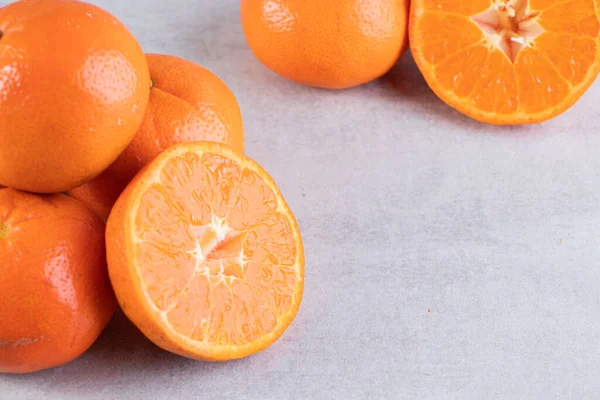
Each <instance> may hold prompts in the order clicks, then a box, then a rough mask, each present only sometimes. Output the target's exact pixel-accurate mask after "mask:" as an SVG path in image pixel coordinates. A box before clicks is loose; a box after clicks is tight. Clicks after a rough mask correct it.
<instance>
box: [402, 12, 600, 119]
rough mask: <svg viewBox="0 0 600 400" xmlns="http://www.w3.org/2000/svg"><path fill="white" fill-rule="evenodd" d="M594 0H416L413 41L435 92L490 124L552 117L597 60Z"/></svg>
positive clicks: (593, 72)
mask: <svg viewBox="0 0 600 400" xmlns="http://www.w3.org/2000/svg"><path fill="white" fill-rule="evenodd" d="M599 15H600V5H599V4H598V2H597V1H594V0H565V1H555V0H476V1H458V0H413V1H412V8H411V16H410V44H411V50H412V53H413V56H414V58H415V61H416V62H417V64H418V66H419V68H420V70H421V72H422V73H423V76H424V77H425V79H426V81H427V83H428V84H429V86H430V87H431V88H432V89H433V91H434V92H435V93H436V94H437V95H438V96H439V97H440V98H441V99H442V100H443V101H445V102H446V103H447V104H449V105H450V106H452V107H454V108H455V109H457V110H459V111H460V112H462V113H464V114H466V115H468V116H470V117H472V118H474V119H477V120H480V121H483V122H487V123H491V124H526V123H536V122H541V121H544V120H547V119H550V118H552V117H554V116H556V115H559V114H560V113H562V112H564V111H565V110H567V109H568V108H569V107H571V106H572V105H573V104H574V103H575V102H576V101H577V100H578V99H579V98H580V97H581V96H582V95H583V93H584V92H585V91H586V89H587V88H588V87H589V86H590V85H591V84H592V83H593V81H594V80H595V79H596V77H597V75H598V71H599V65H600V52H599V51H598V46H599V44H600V36H599V23H598V16H599Z"/></svg>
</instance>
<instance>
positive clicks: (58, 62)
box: [0, 0, 150, 193]
mask: <svg viewBox="0 0 600 400" xmlns="http://www.w3.org/2000/svg"><path fill="white" fill-rule="evenodd" d="M149 90H150V79H149V77H148V64H147V62H146V57H145V56H144V53H143V52H142V50H141V48H140V46H139V45H138V43H137V41H136V40H135V38H134V37H133V36H132V35H131V33H130V32H129V31H128V30H127V28H125V26H124V25H123V24H122V23H121V22H119V21H118V20H117V19H116V18H115V17H113V16H112V15H110V14H109V13H108V12H106V11H104V10H102V9H100V8H98V7H96V6H93V5H91V4H87V3H83V2H79V1H73V0H22V1H18V2H15V3H13V4H10V5H7V6H5V7H3V8H0V183H2V184H3V185H4V186H8V187H12V188H16V189H22V190H28V191H32V192H44V193H49V192H62V191H65V190H68V189H72V188H74V187H76V186H78V185H80V184H82V183H83V182H85V181H87V180H89V179H91V178H93V177H94V176H96V175H98V174H100V173H101V172H102V171H103V170H105V169H106V168H107V167H108V166H109V165H110V164H111V163H112V162H113V161H115V160H116V158H117V157H118V156H119V154H121V152H122V151H123V150H124V149H125V147H127V145H128V144H129V142H130V141H131V140H132V139H133V136H134V135H135V132H136V131H137V129H138V127H139V126H140V124H141V122H142V118H143V115H144V109H145V107H146V104H147V102H148V92H149Z"/></svg>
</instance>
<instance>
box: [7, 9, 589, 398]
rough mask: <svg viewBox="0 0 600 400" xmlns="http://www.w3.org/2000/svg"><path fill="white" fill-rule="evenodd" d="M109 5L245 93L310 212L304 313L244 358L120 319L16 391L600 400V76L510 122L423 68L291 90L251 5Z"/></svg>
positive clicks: (407, 65)
mask: <svg viewBox="0 0 600 400" xmlns="http://www.w3.org/2000/svg"><path fill="white" fill-rule="evenodd" d="M96 3H97V4H99V5H101V6H103V7H105V8H107V9H108V10H109V11H111V12H112V13H114V14H115V15H117V16H118V17H119V18H121V19H122V20H123V21H124V22H125V23H126V24H127V25H128V26H129V27H130V28H131V30H132V31H133V32H134V33H135V34H136V35H137V37H138V38H139V40H140V42H141V44H142V46H143V47H144V49H145V50H146V51H147V52H158V53H170V54H174V55H178V56H182V57H185V58H188V59H190V60H193V61H196V62H198V63H200V64H202V65H204V66H206V67H207V68H209V69H211V70H212V71H214V72H215V73H217V74H218V75H219V76H220V77H221V78H222V79H223V80H224V81H225V82H226V83H227V84H228V85H229V87H230V88H231V89H232V90H233V91H234V93H235V94H236V95H237V98H238V100H239V102H240V105H241V108H242V111H243V114H244V118H245V126H246V133H247V150H248V151H247V152H248V154H249V155H250V156H252V157H253V158H255V159H256V160H257V161H259V162H260V163H261V164H262V165H263V166H264V167H265V168H266V169H267V170H268V171H270V172H271V174H272V175H273V176H274V178H275V179H276V181H277V182H278V183H279V185H280V187H281V189H282V191H283V193H284V194H285V196H286V197H287V199H288V201H289V203H290V206H291V207H292V209H293V210H294V212H295V213H296V215H297V217H298V219H299V223H300V226H301V229H302V233H303V236H304V240H305V245H306V262H307V264H306V290H305V294H304V302H303V304H302V307H301V310H300V313H299V315H298V318H297V319H296V321H295V322H294V324H293V325H292V326H291V328H290V329H289V330H288V331H287V332H286V334H285V335H284V336H283V337H282V338H281V339H280V340H279V341H278V342H277V343H276V344H275V345H274V346H272V347H271V348H269V349H268V350H267V351H265V352H263V353H260V354H258V355H255V356H253V357H250V358H248V359H245V360H241V361H236V362H231V363H227V364H205V363H199V362H194V361H191V360H187V359H184V358H180V357H177V356H174V355H171V354H169V353H166V352H163V351H161V350H160V349H158V348H156V347H155V346H154V345H152V344H151V343H150V342H148V341H147V340H146V339H145V338H144V337H143V336H142V335H141V334H140V333H139V332H138V331H137V330H136V329H135V328H134V327H133V326H132V325H131V324H130V323H129V322H128V321H127V320H126V318H125V317H124V316H123V315H122V314H121V313H119V314H117V315H116V317H115V319H114V320H113V321H112V323H111V324H110V325H109V327H108V328H107V330H106V332H105V333H104V334H103V335H102V336H101V337H100V339H99V340H98V342H97V343H96V344H95V345H94V346H93V347H92V348H91V349H90V350H89V351H88V352H87V353H86V354H85V355H84V356H82V357H81V358H80V359H78V360H76V361H74V362H72V363H70V364H68V365H65V366H63V367H61V368H56V369H53V370H49V371H45V372H42V373H37V374H33V375H28V376H6V375H3V376H0V398H2V399H11V400H12V399H22V398H23V399H40V398H49V399H70V398H76V399H79V398H81V399H102V400H108V399H113V398H114V399H119V398H124V399H127V400H134V399H167V398H173V399H174V398H192V397H194V398H201V399H211V398H240V399H287V398H289V399H334V398H340V399H346V398H348V399H367V398H373V399H392V398H395V399H511V400H512V399H544V400H547V399H554V398H556V399H598V398H600V379H599V376H600V322H599V321H600V307H599V304H600V290H599V287H600V265H599V264H600V120H599V117H600V111H599V106H598V104H600V83H598V84H596V85H595V86H593V87H592V88H591V90H590V91H589V92H588V93H587V94H586V95H585V96H584V98H583V99H582V100H581V101H580V102H579V103H578V104H577V105H576V106H575V108H573V109H572V110H571V111H569V112H567V113H566V114H564V115H563V116H561V117H559V118H556V119H555V120H553V121H551V122H548V123H545V124H542V125H538V126H531V127H514V128H496V127H491V126H486V125H482V124H479V123H476V122H474V121H471V120H469V119H467V118H466V117H463V116H462V115H460V114H458V113H457V112H454V111H452V110H451V109H449V108H448V107H447V106H446V105H444V104H443V103H442V102H441V101H439V100H438V99H437V98H436V97H435V96H434V95H433V93H432V92H430V91H429V90H428V88H427V87H426V85H425V82H424V81H423V79H422V78H421V76H420V74H419V72H418V70H417V69H416V67H415V66H414V64H413V62H412V60H411V59H410V56H407V57H405V59H404V60H403V61H402V62H401V64H400V65H399V66H398V67H397V68H396V69H394V70H393V71H392V72H391V73H390V74H389V75H388V76H386V77H385V78H383V79H381V80H379V81H378V82H375V83H372V84H369V85H366V86H364V87H360V88H357V89H352V90H347V91H341V92H332V91H324V90H317V89H312V88H307V87H302V86H298V85H296V84H293V83H291V82H288V81H286V80H284V79H282V78H280V77H278V76H276V75H275V74H273V73H271V72H270V71H268V70H267V69H266V68H264V67H263V66H262V65H261V64H260V63H259V62H258V61H257V60H256V59H255V58H254V57H253V55H252V54H251V52H250V50H249V49H248V48H247V46H246V44H245V40H244V36H243V34H242V29H241V26H240V22H239V16H238V13H239V0H219V1H217V0H168V1H167V0H151V1H141V0H135V1H134V0H130V1H125V0H104V1H96ZM0 4H6V0H1V1H0Z"/></svg>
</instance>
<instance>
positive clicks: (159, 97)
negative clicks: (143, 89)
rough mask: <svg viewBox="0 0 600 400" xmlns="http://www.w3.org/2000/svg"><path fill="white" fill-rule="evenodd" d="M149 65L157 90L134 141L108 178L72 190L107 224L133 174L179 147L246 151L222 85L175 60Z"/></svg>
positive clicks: (238, 118) (151, 60) (156, 59)
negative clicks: (210, 144) (207, 145)
mask: <svg viewBox="0 0 600 400" xmlns="http://www.w3.org/2000/svg"><path fill="white" fill-rule="evenodd" d="M148 65H149V66H150V77H151V79H152V82H153V86H152V89H151V90H150V101H149V105H148V107H147V109H146V115H145V117H144V121H143V122H142V126H141V127H140V129H139V131H138V133H137V134H136V136H135V138H134V140H133V142H132V143H131V144H130V145H129V147H127V149H126V150H125V152H124V153H123V154H121V156H120V157H119V158H118V160H117V161H116V162H115V163H114V164H113V165H112V166H111V167H110V168H109V169H108V170H107V171H106V172H105V173H103V174H102V175H100V176H99V177H98V178H97V179H95V180H92V181H91V182H89V183H87V184H85V185H83V186H81V187H78V188H76V189H74V190H71V191H69V195H71V196H73V197H75V198H77V199H79V200H81V201H83V202H84V203H86V204H87V205H88V206H89V207H91V208H92V209H93V210H94V211H96V212H97V213H98V214H99V215H100V216H101V217H103V218H104V219H107V218H108V214H109V213H110V210H111V208H112V206H113V204H114V203H115V201H116V200H117V198H118V197H119V195H120V194H121V192H122V191H123V189H125V186H127V184H128V183H129V182H130V181H131V179H133V177H134V176H135V174H137V173H138V172H139V170H140V169H142V167H143V166H144V165H146V164H147V163H148V162H150V161H152V160H153V159H154V157H156V156H157V155H158V154H159V153H160V152H162V151H163V150H166V149H167V148H169V147H170V146H172V145H174V144H176V143H179V142H189V141H214V142H220V143H225V144H227V145H229V146H231V147H233V148H234V149H235V150H237V151H239V152H241V153H243V152H244V128H243V124H242V114H241V112H240V107H239V105H238V102H237V100H236V98H235V96H234V95H233V93H232V92H231V90H229V88H228V87H227V85H225V83H223V81H221V80H220V79H219V78H218V77H217V76H216V75H214V74H213V73H212V72H210V71H209V70H207V69H205V68H203V67H201V66H199V65H197V64H194V63H192V62H190V61H187V60H184V59H181V58H177V57H171V56H164V55H157V54H150V55H148Z"/></svg>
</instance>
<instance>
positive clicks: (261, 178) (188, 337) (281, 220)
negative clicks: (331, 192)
mask: <svg viewBox="0 0 600 400" xmlns="http://www.w3.org/2000/svg"><path fill="white" fill-rule="evenodd" d="M106 237H107V255H108V265H109V274H110V279H111V282H112V284H113V287H114V289H115V293H116V295H117V299H118V301H119V303H120V304H121V307H122V308H123V311H124V312H125V314H126V315H127V316H128V317H129V318H130V319H131V320H132V321H133V322H134V323H135V325H137V326H138V328H139V329H140V330H141V331H142V332H143V333H144V334H145V335H146V336H147V337H148V338H149V339H150V340H152V341H153V342H154V343H156V344H157V345H158V346H160V347H162V348H163V349H166V350H168V351H171V352H173V353H176V354H180V355H183V356H186V357H190V358H194V359H200V360H208V361H225V360H230V359H235V358H241V357H245V356H248V355H250V354H253V353H256V352H258V351H261V350H263V349H265V348H266V347H268V346H269V345H270V344H272V343H273V342H274V341H275V340H277V338H279V337H280V336H281V335H282V334H283V332H284V330H285V329H286V328H287V327H288V326H289V325H290V324H291V322H292V320H293V319H294V317H295V315H296V313H297V311H298V309H299V307H300V301H301V299H302V292H303V285H304V250H303V245H302V239H301V236H300V231H299V229H298V225H297V223H296V220H295V218H294V216H293V214H292V212H291V210H290V208H289V207H288V205H287V204H286V202H285V200H284V199H283V196H282V195H281V192H280V191H279V189H278V188H277V186H276V185H275V182H273V179H272V178H271V177H270V176H269V175H268V174H267V173H266V172H265V171H264V170H263V169H262V168H261V167H260V166H259V165H258V164H256V163H255V162H254V161H252V160H250V159H249V158H248V157H246V156H244V155H241V154H240V153H237V152H235V151H234V150H232V149H231V148H230V147H228V146H224V145H221V144H217V143H210V142H194V143H181V144H177V145H175V146H173V147H171V148H169V149H168V150H166V151H164V152H163V153H161V154H160V155H159V156H158V157H157V158H156V159H155V160H154V161H152V162H151V163H150V164H148V165H147V166H146V167H145V168H144V169H143V170H142V171H141V172H140V173H139V174H138V175H137V176H136V177H135V178H134V180H133V181H132V182H131V183H130V184H129V185H128V186H127V188H126V189H125V191H124V192H123V193H122V195H121V196H120V197H119V199H118V200H117V203H116V204H115V206H114V208H113V210H112V212H111V215H110V218H109V220H108V224H107V232H106Z"/></svg>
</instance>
